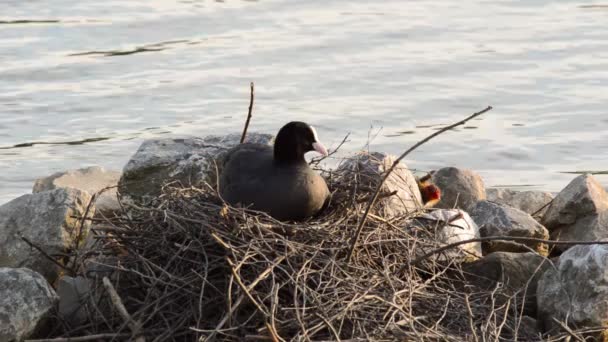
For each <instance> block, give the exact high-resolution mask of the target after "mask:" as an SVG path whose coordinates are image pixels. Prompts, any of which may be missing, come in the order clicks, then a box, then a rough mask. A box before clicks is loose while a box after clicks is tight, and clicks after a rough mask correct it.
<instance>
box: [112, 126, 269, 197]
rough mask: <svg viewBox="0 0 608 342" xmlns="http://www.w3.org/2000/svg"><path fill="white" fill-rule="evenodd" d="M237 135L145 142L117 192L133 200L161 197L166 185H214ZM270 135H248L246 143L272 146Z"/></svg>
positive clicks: (127, 168) (136, 153) (130, 164)
mask: <svg viewBox="0 0 608 342" xmlns="http://www.w3.org/2000/svg"><path fill="white" fill-rule="evenodd" d="M240 139H241V135H240V134H228V135H223V136H215V135H211V136H206V137H204V138H183V139H173V138H172V139H151V140H146V141H144V142H143V143H142V144H141V146H140V147H139V149H138V150H137V152H135V154H134V155H133V157H131V159H130V160H129V162H128V163H127V165H126V166H125V167H124V169H123V174H122V177H121V178H120V181H119V183H118V184H119V191H120V193H121V194H122V195H123V196H126V197H127V198H130V199H132V200H145V199H149V198H151V197H154V196H158V195H159V194H160V193H161V189H162V187H163V186H164V185H165V184H168V183H171V182H178V183H180V184H181V185H182V186H185V187H188V186H201V185H202V184H203V183H205V182H207V183H209V184H212V185H215V184H216V180H217V177H216V170H219V169H221V166H222V162H221V158H222V153H223V152H226V151H227V150H228V149H229V148H231V147H233V146H235V145H237V144H238V143H239V142H240ZM272 139H273V136H272V135H270V134H260V133H249V134H248V135H247V139H246V140H245V142H251V143H260V144H269V145H270V144H271V143H272Z"/></svg>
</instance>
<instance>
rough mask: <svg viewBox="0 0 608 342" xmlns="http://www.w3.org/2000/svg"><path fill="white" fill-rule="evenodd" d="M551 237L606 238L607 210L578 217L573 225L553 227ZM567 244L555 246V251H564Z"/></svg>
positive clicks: (580, 239)
mask: <svg viewBox="0 0 608 342" xmlns="http://www.w3.org/2000/svg"><path fill="white" fill-rule="evenodd" d="M551 238H553V239H555V240H561V241H599V240H603V239H608V210H606V211H602V212H600V213H599V214H595V215H588V216H585V217H582V218H579V219H578V220H577V221H576V224H575V225H564V226H558V227H557V228H554V229H553V231H552V232H551ZM570 247H571V246H568V245H560V246H555V250H557V251H562V252H563V251H565V250H566V249H568V248H570Z"/></svg>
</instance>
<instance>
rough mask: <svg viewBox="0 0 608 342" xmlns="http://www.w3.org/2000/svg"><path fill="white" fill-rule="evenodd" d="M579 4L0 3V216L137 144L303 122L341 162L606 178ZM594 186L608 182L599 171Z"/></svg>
mask: <svg viewBox="0 0 608 342" xmlns="http://www.w3.org/2000/svg"><path fill="white" fill-rule="evenodd" d="M598 5H602V4H601V3H596V2H586V1H541V0H535V1H516V0H509V1H506V0H505V1H481V0H478V1H463V2H456V1H449V0H426V1H382V2H374V3H370V2H368V1H360V0H348V1H311V0H308V1H302V0H297V1H296V0H294V1H287V0H283V1H279V0H259V1H241V0H225V1H221V2H218V1H208V0H206V1H203V0H191V1H169V0H155V1H152V0H146V1H143V0H142V1H135V0H120V1H112V0H109V1H91V0H79V1H74V0H54V1H21V0H8V1H7V0H4V1H2V4H0V170H1V171H0V203H3V202H5V201H8V200H10V199H11V198H13V197H16V196H18V195H20V194H23V193H27V192H29V191H31V186H32V184H33V181H34V179H36V178H38V177H42V176H46V175H49V174H51V173H53V172H56V171H60V170H65V169H70V168H79V167H85V166H89V165H102V166H104V167H106V168H110V169H121V168H122V166H123V165H124V164H125V162H126V161H127V160H128V158H129V156H130V155H132V153H133V152H135V150H136V149H137V147H138V145H139V144H140V143H141V141H142V140H144V139H148V138H157V137H165V136H166V137H169V136H182V135H206V134H222V133H227V132H233V131H240V130H241V128H242V125H243V122H244V119H245V115H246V111H247V106H248V99H249V94H248V93H249V82H250V81H254V82H255V84H256V104H255V107H254V118H253V120H252V125H251V128H250V129H251V130H257V131H268V132H273V131H276V130H277V129H278V128H279V127H280V126H281V125H282V124H283V123H285V122H287V121H289V120H304V121H308V122H310V123H312V124H314V125H315V126H316V127H317V130H318V131H319V135H320V136H321V137H322V138H323V140H324V141H325V143H326V144H327V145H330V146H332V145H333V146H335V145H337V144H338V143H339V142H340V141H341V140H342V138H343V137H344V136H345V135H346V134H347V133H348V132H350V133H351V135H350V139H349V142H348V143H347V144H346V145H345V147H344V148H343V151H344V152H345V153H347V152H353V151H356V150H358V149H361V148H364V146H365V145H366V142H367V141H368V140H370V139H371V149H373V150H381V151H387V152H391V153H400V152H401V151H403V150H405V149H406V148H408V147H409V146H411V145H412V144H413V143H415V142H416V141H418V140H420V139H422V138H423V137H424V136H426V135H428V134H430V133H432V132H434V130H436V129H440V128H441V127H442V126H443V125H446V124H449V123H451V122H454V121H457V120H459V119H461V118H463V117H465V116H467V115H469V114H470V113H472V112H475V111H477V110H480V109H482V108H484V107H485V106H486V105H493V106H494V110H492V111H491V112H489V113H487V114H485V115H484V116H482V117H481V118H479V120H475V121H473V122H470V123H468V124H467V125H466V126H465V127H462V128H460V129H457V130H455V131H453V132H449V133H446V134H444V135H442V136H440V137H439V138H437V139H436V140H434V141H432V142H431V143H429V144H427V145H425V146H423V147H421V148H420V149H419V150H417V151H416V152H414V153H412V154H411V155H410V156H409V158H408V160H407V163H408V165H409V166H410V167H411V168H415V169H417V170H421V171H425V170H431V169H435V168H438V167H442V166H446V165H453V166H459V167H465V168H471V169H474V170H477V171H478V172H479V173H481V175H482V176H483V177H484V179H485V181H486V183H487V185H489V186H511V187H520V188H536V189H545V190H549V191H558V190H559V189H561V188H562V187H563V186H564V185H565V184H567V183H568V181H569V180H570V179H572V178H573V177H574V176H575V174H572V173H565V172H577V171H595V172H602V171H604V173H606V170H607V169H608V166H607V165H608V153H606V151H607V150H608V139H607V138H608V115H606V114H607V113H606V105H607V104H608V89H607V86H608V40H607V39H606V37H608V25H606V23H607V22H608V8H606V6H598ZM598 178H599V179H600V181H602V182H603V183H604V184H608V177H607V176H606V175H599V174H598Z"/></svg>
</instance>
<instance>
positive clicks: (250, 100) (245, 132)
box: [241, 82, 254, 144]
mask: <svg viewBox="0 0 608 342" xmlns="http://www.w3.org/2000/svg"><path fill="white" fill-rule="evenodd" d="M249 88H250V95H249V111H248V112H247V121H245V127H243V134H241V144H242V143H243V142H244V141H245V137H246V136H247V128H249V121H251V110H252V109H253V97H254V89H253V82H251V83H250V84H249Z"/></svg>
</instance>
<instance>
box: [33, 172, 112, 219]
mask: <svg viewBox="0 0 608 342" xmlns="http://www.w3.org/2000/svg"><path fill="white" fill-rule="evenodd" d="M118 179H120V171H112V170H106V169H104V168H103V167H100V166H91V167H86V168H82V169H77V170H68V171H63V172H57V173H54V174H52V175H50V176H48V177H44V178H39V179H36V182H35V183H34V188H33V189H32V192H33V193H37V192H42V191H47V190H54V189H60V188H73V189H78V190H82V191H86V192H88V193H89V194H90V195H94V194H96V193H97V192H98V191H100V190H102V189H104V188H106V187H113V186H116V185H117V184H118ZM95 207H96V208H97V210H98V211H115V210H118V209H120V206H119V204H118V199H117V198H116V187H114V188H110V189H107V190H106V191H104V192H102V193H101V194H99V196H98V197H97V198H96V200H95Z"/></svg>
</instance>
